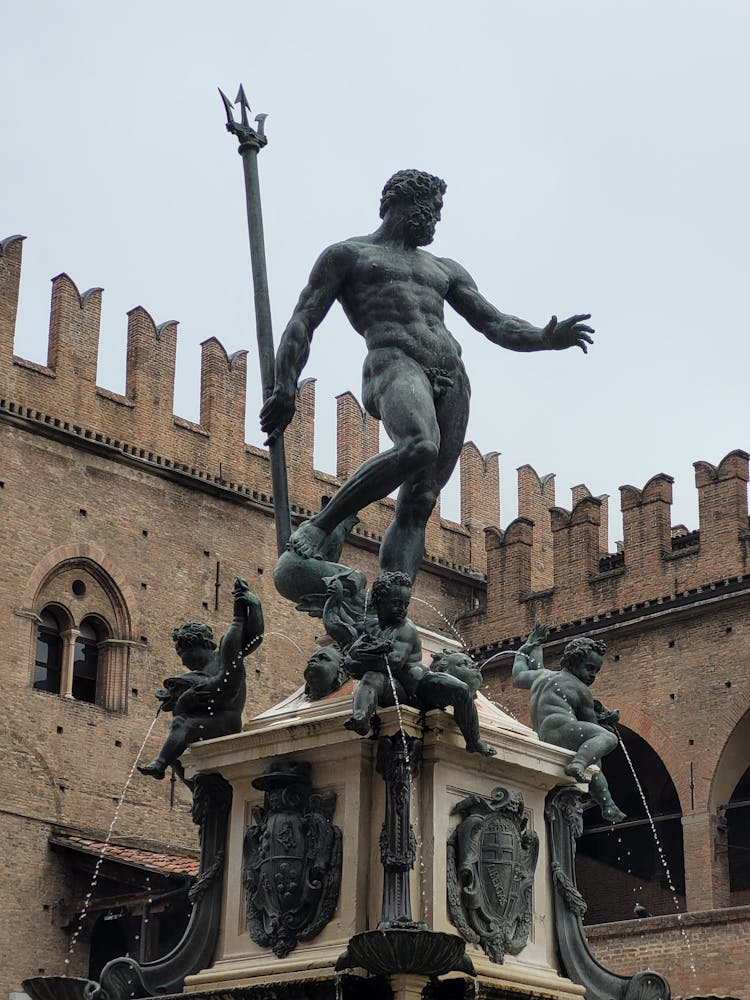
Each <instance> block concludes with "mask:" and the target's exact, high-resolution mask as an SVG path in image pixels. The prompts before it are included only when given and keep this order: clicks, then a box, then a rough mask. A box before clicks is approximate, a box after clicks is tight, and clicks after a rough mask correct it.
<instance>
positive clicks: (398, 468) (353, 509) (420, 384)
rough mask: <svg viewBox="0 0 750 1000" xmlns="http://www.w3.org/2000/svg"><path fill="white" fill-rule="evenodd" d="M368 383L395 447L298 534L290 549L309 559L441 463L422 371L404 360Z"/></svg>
mask: <svg viewBox="0 0 750 1000" xmlns="http://www.w3.org/2000/svg"><path fill="white" fill-rule="evenodd" d="M366 372H367V368H366ZM365 380H366V386H365V394H366V396H367V399H368V403H369V408H371V409H374V410H375V411H376V412H377V413H378V415H379V417H380V419H381V420H382V422H383V426H384V427H385V429H386V431H387V432H388V436H389V437H390V438H391V440H392V441H393V447H392V448H390V449H389V450H388V451H384V452H382V454H380V455H375V456H374V457H373V458H370V459H368V460H367V461H366V462H364V463H363V464H362V465H361V466H360V467H359V469H357V471H356V472H355V473H354V474H353V475H352V476H351V477H350V478H349V479H348V480H347V481H346V482H345V483H344V485H343V486H342V487H341V489H340V490H339V491H338V492H337V493H335V494H334V496H333V497H332V498H331V500H330V501H329V503H328V504H327V506H326V507H324V508H323V510H321V511H320V512H319V513H317V514H315V515H314V516H313V517H312V518H311V519H310V520H309V521H307V522H306V523H305V524H303V525H301V526H300V527H299V528H298V529H297V531H295V532H294V534H293V535H292V538H291V540H290V546H291V547H292V548H293V549H295V550H296V551H297V552H299V553H300V555H303V556H306V557H308V558H310V557H316V558H318V557H319V556H320V555H321V549H323V548H324V546H325V544H326V539H327V538H328V536H329V535H330V534H331V532H332V531H334V529H335V528H336V527H337V525H339V524H341V522H342V521H344V520H345V519H346V518H350V517H352V516H353V515H354V514H356V513H357V511H360V510H362V508H363V507H366V506H367V505H368V504H371V503H373V502H374V501H375V500H381V499H382V498H383V497H385V496H388V494H389V493H392V492H393V491H394V490H395V489H397V488H398V487H399V486H401V484H402V483H405V482H406V481H407V480H409V479H414V478H416V477H419V476H421V475H422V474H423V473H424V472H425V471H426V470H430V469H432V468H434V466H435V463H436V461H437V459H438V455H439V452H440V430H439V428H438V423H437V419H436V416H435V405H434V402H433V399H432V387H431V385H430V383H429V380H428V379H427V376H426V375H425V373H424V372H423V371H422V369H421V368H420V367H419V366H418V365H417V364H416V363H414V362H412V361H410V360H409V359H405V358H403V357H401V358H400V360H399V363H398V364H393V365H391V366H390V367H383V368H382V369H381V370H380V371H379V372H378V374H377V375H376V376H373V375H369V376H368V375H367V374H366V376H365ZM433 505H434V504H433ZM428 516H429V514H428Z"/></svg>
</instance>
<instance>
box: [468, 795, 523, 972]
mask: <svg viewBox="0 0 750 1000" xmlns="http://www.w3.org/2000/svg"><path fill="white" fill-rule="evenodd" d="M451 812H452V814H458V815H459V816H461V817H462V819H461V822H460V823H459V825H458V827H457V828H456V830H455V832H454V833H453V835H452V836H451V838H450V840H449V841H448V909H449V912H450V918H451V921H452V922H453V924H454V925H455V926H456V928H457V929H458V930H459V931H460V933H461V934H462V935H463V936H464V937H465V938H466V940H467V941H470V942H472V944H479V945H481V947H482V948H483V949H484V951H485V952H486V954H487V955H488V956H489V957H490V958H491V959H492V961H493V962H497V963H501V962H502V961H503V959H504V958H505V955H506V953H510V954H511V955H517V954H518V953H519V952H520V951H521V950H522V949H523V948H524V947H525V946H526V944H527V942H528V939H529V931H530V929H531V888H532V884H533V881H534V871H535V869H536V862H537V855H538V853H539V838H538V836H537V835H536V834H535V833H533V832H532V831H531V830H528V829H527V827H528V815H527V814H526V811H525V810H524V805H523V798H522V797H521V795H520V793H519V792H509V791H508V790H507V789H506V788H502V787H500V786H498V787H497V788H495V789H493V791H492V793H491V795H490V796H489V797H487V796H484V795H476V794H475V795H469V796H467V798H465V799H463V800H462V801H461V802H459V803H458V804H457V805H455V806H454V807H453V809H452V811H451Z"/></svg>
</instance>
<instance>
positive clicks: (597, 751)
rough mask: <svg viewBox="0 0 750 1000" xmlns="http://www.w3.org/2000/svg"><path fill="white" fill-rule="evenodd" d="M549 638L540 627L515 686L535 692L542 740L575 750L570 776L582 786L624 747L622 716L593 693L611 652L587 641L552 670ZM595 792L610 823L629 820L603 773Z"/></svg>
mask: <svg viewBox="0 0 750 1000" xmlns="http://www.w3.org/2000/svg"><path fill="white" fill-rule="evenodd" d="M548 633H549V629H548V627H547V626H546V625H542V623H541V622H540V621H537V622H536V624H535V625H534V628H533V629H532V630H531V632H530V633H529V636H528V638H527V639H526V642H524V644H523V645H522V646H521V648H520V649H519V650H518V652H517V653H516V657H515V660H514V661H513V686H514V687H518V688H529V689H530V691H531V700H530V702H529V711H530V714H531V724H532V726H533V727H534V729H535V730H536V732H537V735H538V736H539V738H540V739H542V740H544V741H545V742H546V743H554V744H556V745H557V746H560V747H565V748H566V749H568V750H575V757H573V759H572V760H571V761H570V763H569V764H566V766H565V773H566V774H569V775H570V776H571V777H573V778H575V779H576V781H585V780H586V776H585V771H586V768H587V767H589V766H590V765H591V764H599V763H600V761H601V759H602V757H604V756H606V755H607V754H608V753H611V751H612V750H614V749H615V747H616V746H617V743H618V737H617V734H616V733H615V731H614V730H613V729H612V726H613V725H614V723H615V722H617V721H618V720H619V718H620V713H619V712H618V711H616V710H610V709H606V708H605V707H604V706H603V705H602V703H601V702H599V701H596V700H595V699H594V698H593V697H592V695H591V691H590V690H589V688H590V686H591V684H593V682H594V680H595V679H596V675H597V674H598V673H599V670H600V669H601V665H602V660H603V658H604V654H605V652H606V651H607V647H606V646H605V644H604V643H603V642H601V641H599V640H597V639H590V638H588V637H587V636H581V637H579V638H577V639H572V640H571V641H570V642H569V643H568V644H567V645H566V647H565V649H564V650H563V654H562V657H561V659H560V670H546V669H545V668H544V666H543V655H542V644H543V643H544V641H545V639H546V638H547V635H548ZM589 792H590V794H591V798H592V799H593V800H594V801H595V802H596V803H597V805H598V806H599V808H600V809H601V812H602V816H603V817H604V819H606V820H609V821H610V822H611V823H620V822H621V821H622V820H624V819H625V813H624V812H622V811H621V810H620V809H619V808H618V807H617V805H616V804H615V802H614V800H613V798H612V794H611V792H610V790H609V785H608V784H607V779H606V778H605V777H604V774H603V772H602V771H601V770H600V771H598V772H597V773H596V774H594V775H593V777H592V778H591V781H590V782H589Z"/></svg>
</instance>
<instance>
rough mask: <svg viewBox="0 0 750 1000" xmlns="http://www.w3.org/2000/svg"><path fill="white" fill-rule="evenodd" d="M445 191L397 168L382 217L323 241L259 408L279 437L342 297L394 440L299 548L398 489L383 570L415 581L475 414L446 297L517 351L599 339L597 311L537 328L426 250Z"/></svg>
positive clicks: (369, 385)
mask: <svg viewBox="0 0 750 1000" xmlns="http://www.w3.org/2000/svg"><path fill="white" fill-rule="evenodd" d="M445 189H446V185H445V182H444V181H442V180H440V178H438V177H434V176H432V175H431V174H427V173H424V172H423V171H419V170H401V171H399V172H398V173H397V174H394V176H393V177H391V178H390V180H389V181H388V182H387V183H386V185H385V187H384V188H383V194H382V198H381V203H380V217H381V220H382V221H381V224H380V226H379V227H378V228H377V229H376V230H375V232H373V233H370V234H369V235H367V236H357V237H352V238H350V239H347V240H344V241H343V242H341V243H335V244H334V245H333V246H330V247H328V248H327V249H326V250H324V251H323V253H322V254H321V255H320V257H319V258H318V260H317V262H316V263H315V266H314V267H313V269H312V272H311V274H310V277H309V279H308V283H307V285H306V287H305V288H304V289H303V291H302V293H301V295H300V298H299V301H298V303H297V306H296V308H295V310H294V313H293V315H292V318H291V319H290V321H289V323H288V324H287V327H286V329H285V331H284V333H283V335H282V338H281V341H280V344H279V349H278V352H277V355H276V365H275V381H274V389H273V392H272V393H271V395H270V396H269V397H268V399H267V400H266V402H265V404H264V406H263V408H262V410H261V414H260V420H261V427H262V428H263V430H264V431H265V432H266V434H267V435H268V443H269V444H270V445H273V444H274V443H275V442H276V441H278V440H279V439H280V438H281V435H282V434H283V432H284V429H285V428H286V427H287V426H288V424H289V423H290V421H291V419H292V416H293V414H294V408H295V396H296V387H297V380H298V378H299V376H300V373H301V372H302V369H303V368H304V366H305V363H306V362H307V358H308V355H309V352H310V341H311V339H312V336H313V333H314V332H315V330H316V328H317V327H318V326H319V325H320V323H321V322H322V320H323V318H324V317H325V315H326V313H327V312H328V310H329V309H330V307H331V306H332V305H333V303H334V302H335V301H336V300H338V301H339V302H340V303H341V305H342V307H343V309H344V312H345V313H346V316H347V318H348V319H349V321H350V323H351V324H352V326H353V327H354V329H355V331H356V332H357V333H358V334H359V335H360V336H361V337H363V338H364V340H365V343H366V345H367V357H366V359H365V363H364V368H363V372H362V400H363V403H364V406H365V409H366V410H367V412H368V413H370V414H371V415H372V416H373V417H376V418H377V419H379V420H381V421H382V423H383V426H384V428H385V430H386V432H387V433H388V435H389V437H390V438H391V440H392V441H393V447H392V448H391V449H390V450H388V451H386V452H383V453H382V454H380V455H377V456H375V457H374V458H371V459H369V460H368V461H367V462H365V463H364V464H363V465H362V466H361V467H360V468H359V469H358V470H357V471H356V472H355V473H354V475H353V476H352V477H351V478H350V479H349V480H348V481H347V482H346V483H345V484H344V485H343V487H342V488H341V489H340V490H339V491H338V492H337V493H336V494H335V496H334V497H333V498H332V499H331V501H330V503H328V504H327V506H326V507H324V508H323V509H322V510H321V511H320V512H319V513H317V514H316V515H315V516H314V517H313V518H312V519H311V520H309V521H307V522H306V523H304V524H303V525H301V526H300V527H299V528H298V529H297V530H296V531H295V532H294V534H293V535H292V537H291V540H290V545H291V548H292V550H293V551H295V552H297V553H298V554H299V555H301V556H303V557H306V558H318V557H319V556H320V552H321V548H322V547H323V546H324V545H325V543H326V539H327V537H328V536H329V535H330V534H331V532H332V531H334V530H335V529H336V527H337V526H338V525H339V524H341V523H342V522H343V521H345V520H346V519H347V518H349V517H351V516H352V515H354V514H356V513H357V511H359V510H361V509H362V508H364V507H366V506H367V505H368V504H370V503H372V502H374V501H375V500H379V499H381V498H383V497H385V496H388V494H389V493H391V492H393V491H394V490H396V489H398V490H399V495H398V501H397V504H396V512H395V517H394V520H393V523H392V524H391V526H390V527H389V529H388V531H387V532H386V534H385V537H384V538H383V542H382V545H381V547H380V568H381V570H390V571H395V570H400V571H402V572H405V573H407V574H408V575H409V576H410V577H411V579H412V580H414V578H415V576H416V574H417V571H418V570H419V566H420V563H421V560H422V556H423V554H424V533H425V526H426V524H427V519H428V518H429V516H430V513H431V511H432V509H433V508H434V506H435V503H436V502H437V498H438V495H439V493H440V490H441V489H442V488H443V486H445V484H446V483H447V481H448V479H449V478H450V476H451V473H452V472H453V469H454V467H455V465H456V462H457V461H458V457H459V454H460V452H461V448H462V446H463V443H464V435H465V431H466V425H467V421H468V416H469V395H470V389H469V380H468V377H467V374H466V370H465V368H464V365H463V362H462V360H461V348H460V346H459V344H458V342H457V341H456V339H455V338H454V337H453V336H452V335H451V333H449V331H448V330H447V329H446V327H445V321H444V316H443V313H444V307H445V303H446V302H447V303H448V304H449V305H450V306H452V307H453V308H454V309H455V310H456V312H457V313H459V315H461V316H463V317H464V319H466V320H467V321H468V322H469V323H470V324H471V325H472V326H473V327H474V328H475V329H477V330H478V331H479V332H480V333H482V334H483V335H484V336H485V337H487V338H488V340H490V341H492V342H493V343H495V344H498V345H499V346H501V347H505V348H508V349H510V350H513V351H524V352H528V351H559V350H564V349H566V348H569V347H580V348H581V349H582V350H583V351H586V349H587V345H588V344H590V343H591V342H592V341H591V336H590V334H591V333H592V332H593V331H592V330H591V328H590V327H589V326H587V325H586V324H585V322H584V321H585V320H587V319H588V318H589V316H588V315H577V316H571V317H570V318H569V319H565V320H561V321H558V319H557V317H555V316H553V317H552V318H551V319H550V321H549V322H548V323H547V325H546V326H544V327H536V326H533V325H532V324H531V323H527V322H526V321H525V320H522V319H518V318H517V317H515V316H510V315H506V314H504V313H501V312H500V311H499V310H498V309H496V308H495V307H494V306H493V305H491V304H490V303H489V302H488V301H487V300H486V299H485V298H484V297H483V296H482V295H481V294H480V292H479V291H478V289H477V287H476V284H475V283H474V281H473V279H472V277H471V276H470V275H469V273H468V272H467V271H466V270H464V268H463V267H461V265H460V264H457V263H456V262H455V261H452V260H449V259H447V258H440V257H435V256H433V255H432V254H430V253H428V252H427V251H425V250H422V249H420V248H421V247H424V246H427V245H428V244H430V243H431V242H432V240H433V237H434V235H435V227H436V226H437V223H438V221H439V219H440V213H441V211H442V207H443V194H444V193H445Z"/></svg>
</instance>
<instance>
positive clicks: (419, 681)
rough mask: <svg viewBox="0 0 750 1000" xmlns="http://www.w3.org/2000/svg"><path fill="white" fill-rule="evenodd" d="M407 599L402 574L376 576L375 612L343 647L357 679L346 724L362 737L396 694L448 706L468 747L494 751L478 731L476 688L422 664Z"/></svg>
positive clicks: (415, 703)
mask: <svg viewBox="0 0 750 1000" xmlns="http://www.w3.org/2000/svg"><path fill="white" fill-rule="evenodd" d="M410 600H411V580H410V578H409V577H408V576H407V574H406V573H401V572H398V571H393V572H385V573H381V574H380V576H378V577H377V578H376V580H375V581H374V583H373V585H372V596H371V604H372V607H373V608H374V610H375V615H376V617H368V618H366V619H365V621H364V627H363V629H362V634H360V636H359V638H357V639H356V640H355V641H354V642H352V643H351V645H349V646H348V647H347V648H346V650H345V656H344V666H345V668H346V670H347V671H348V672H349V674H350V675H351V676H352V677H356V678H357V679H358V680H359V684H358V685H357V689H356V691H355V692H354V698H353V701H352V716H351V718H350V719H349V720H348V721H347V722H346V723H345V726H346V728H347V729H351V730H353V731H354V732H355V733H359V734H360V735H361V736H365V735H366V734H367V733H368V732H369V731H370V728H371V725H372V720H373V716H374V715H375V712H376V710H377V708H378V707H385V706H388V705H393V704H394V703H395V700H396V699H398V701H399V702H400V703H401V704H407V705H411V706H412V707H414V708H418V709H421V710H422V711H424V712H427V711H429V710H430V709H432V708H447V707H448V706H449V705H450V706H451V707H452V709H453V716H454V718H455V720H456V725H457V726H458V728H459V729H460V730H461V733H462V735H463V737H464V739H465V741H466V749H467V750H468V751H469V752H471V753H479V754H482V755H483V756H485V757H489V756H492V755H493V754H495V753H496V751H495V749H494V748H493V747H491V746H490V745H489V744H488V743H485V741H484V740H482V739H480V736H479V719H478V717H477V709H476V705H475V704H474V696H475V691H473V690H472V688H471V687H470V686H469V685H468V684H467V683H465V681H464V680H460V679H459V678H458V677H456V676H452V675H451V673H448V672H441V671H438V670H430V669H428V668H427V667H425V666H423V665H422V642H421V640H420V638H419V633H418V632H417V630H416V628H415V626H414V624H413V622H411V621H410V620H409V619H408V618H407V617H406V612H407V609H408V607H409V601H410Z"/></svg>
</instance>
